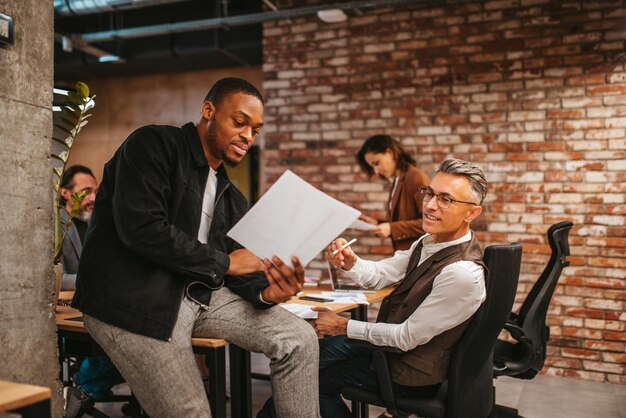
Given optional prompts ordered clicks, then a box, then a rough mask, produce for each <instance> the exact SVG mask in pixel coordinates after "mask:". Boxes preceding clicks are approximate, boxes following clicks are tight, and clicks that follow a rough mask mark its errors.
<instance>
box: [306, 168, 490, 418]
mask: <svg viewBox="0 0 626 418" xmlns="http://www.w3.org/2000/svg"><path fill="white" fill-rule="evenodd" d="M420 193H421V195H422V207H423V211H422V213H423V216H422V217H423V219H422V225H423V228H424V231H426V235H424V236H423V237H421V238H420V239H419V240H418V241H416V242H415V243H413V245H412V246H411V248H409V249H408V250H406V251H396V253H395V254H394V255H393V257H391V258H388V259H385V260H381V261H366V260H363V259H361V258H359V257H357V255H356V254H355V253H354V251H352V249H351V248H350V247H347V248H345V249H343V250H341V251H340V252H338V253H337V254H333V252H334V251H335V250H336V249H338V248H341V247H342V245H344V244H345V243H346V240H345V239H343V238H338V239H336V240H335V241H334V242H333V243H332V244H331V245H330V246H329V247H328V250H327V253H326V256H327V258H328V260H329V261H330V262H331V263H333V264H334V265H335V266H337V267H340V268H342V269H344V270H347V271H349V272H350V273H352V276H353V278H354V280H355V281H356V282H358V283H359V284H360V285H362V286H363V287H366V288H375V289H380V288H383V287H386V286H389V285H394V284H396V285H397V287H396V288H395V289H394V291H393V292H392V293H391V294H390V295H389V296H387V297H386V298H385V300H383V303H382V305H381V308H380V312H379V315H378V318H377V320H376V322H375V323H368V322H362V321H355V320H349V319H347V318H344V317H341V316H339V315H336V314H334V313H332V312H330V311H329V310H327V309H326V308H322V307H317V308H314V309H315V310H317V311H318V314H319V316H318V319H317V320H316V321H315V326H316V328H317V331H318V333H320V334H323V335H329V336H332V337H329V338H324V339H322V340H321V341H320V409H321V414H322V417H324V418H331V417H332V418H341V417H346V418H348V417H350V416H351V415H350V412H349V410H348V408H347V406H346V404H345V403H344V402H343V401H342V399H341V396H340V391H341V388H343V387H346V386H357V385H358V386H361V387H363V388H364V389H369V390H377V387H378V383H377V379H376V373H375V371H374V370H372V369H371V368H370V365H371V361H372V354H371V351H370V350H369V349H368V348H364V347H356V346H352V345H350V344H349V343H348V342H347V341H346V338H347V337H349V338H354V339H359V340H365V341H369V342H370V343H373V344H376V345H382V346H392V347H397V348H399V349H401V350H402V352H401V353H398V354H393V355H392V356H390V357H389V359H390V366H391V371H392V378H393V381H394V391H395V392H396V393H397V395H404V396H407V395H408V396H413V397H432V396H434V395H435V394H436V393H437V391H438V390H439V386H440V385H441V383H442V382H443V381H444V380H446V375H447V372H448V364H449V362H450V354H451V353H452V350H453V349H454V347H455V345H456V343H457V342H458V340H459V339H460V338H461V335H462V334H463V331H464V330H465V328H467V326H468V325H469V322H470V319H471V317H472V316H473V314H474V313H475V312H476V311H477V310H478V308H479V306H480V305H481V304H482V302H483V301H484V300H485V297H486V293H485V273H486V272H485V266H484V264H483V253H482V250H481V249H480V246H479V244H478V240H477V239H476V235H475V234H474V232H473V231H472V230H471V229H470V224H471V222H472V221H473V220H474V219H476V218H477V217H478V216H479V215H480V213H481V212H482V207H481V204H482V202H483V200H484V199H485V195H486V194H487V181H486V180H485V175H484V174H483V172H482V170H481V169H480V168H479V167H478V166H476V165H475V164H472V163H470V162H468V161H463V160H458V159H449V160H446V161H444V162H443V163H442V164H441V166H440V168H439V169H438V170H437V173H436V174H435V176H434V178H433V179H432V182H431V183H430V186H429V187H423V188H421V189H420Z"/></svg>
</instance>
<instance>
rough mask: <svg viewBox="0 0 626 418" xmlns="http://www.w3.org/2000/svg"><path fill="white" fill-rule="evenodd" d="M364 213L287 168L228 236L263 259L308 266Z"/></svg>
mask: <svg viewBox="0 0 626 418" xmlns="http://www.w3.org/2000/svg"><path fill="white" fill-rule="evenodd" d="M359 214H360V212H359V211H358V210H356V209H354V208H351V207H349V206H347V205H345V204H343V203H341V202H339V201H338V200H336V199H333V198H332V197H330V196H328V195H327V194H325V193H323V192H321V191H320V190H318V189H316V188H315V187H313V186H311V185H310V184H308V183H307V182H305V181H304V180H302V179H301V178H300V177H298V176H297V175H295V174H294V173H292V172H291V171H289V170H287V171H286V172H285V173H283V175H282V176H280V178H279V179H278V181H276V183H274V185H273V186H272V187H271V188H270V189H269V190H268V191H267V192H266V193H265V194H264V195H263V196H262V197H261V199H259V201H258V202H257V203H256V204H255V205H254V206H253V207H252V208H251V209H250V210H249V211H248V213H246V214H245V216H244V217H243V218H241V219H240V220H239V222H237V224H236V225H235V226H234V227H233V228H232V229H231V230H230V231H229V232H228V236H229V237H231V238H232V239H234V240H235V241H237V242H239V243H240V244H241V245H243V246H244V247H246V248H248V249H249V250H250V251H252V252H253V253H254V254H256V255H257V256H258V257H259V258H270V257H272V256H275V255H276V256H278V257H280V258H281V259H282V260H283V261H284V262H285V264H286V265H288V266H289V267H293V266H292V265H291V261H290V260H291V257H292V256H297V257H298V259H299V260H300V262H301V264H302V265H303V266H306V265H307V264H308V263H309V262H310V261H311V260H312V259H313V258H314V257H315V256H316V255H317V254H319V252H320V251H322V250H323V249H324V247H325V246H326V245H328V243H329V242H330V241H332V240H333V239H334V238H335V237H336V236H337V235H339V234H340V233H341V232H342V231H343V230H345V229H346V228H347V227H348V226H349V225H350V224H351V223H352V222H353V221H354V220H355V219H356V218H358V216H359Z"/></svg>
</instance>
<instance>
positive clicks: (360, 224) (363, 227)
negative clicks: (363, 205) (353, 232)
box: [348, 219, 378, 231]
mask: <svg viewBox="0 0 626 418" xmlns="http://www.w3.org/2000/svg"><path fill="white" fill-rule="evenodd" d="M348 228H352V229H358V230H359V231H371V230H372V229H376V228H378V225H374V224H368V223H367V222H365V221H362V220H360V219H357V220H356V221H354V222H352V223H351V224H350V226H349V227H348Z"/></svg>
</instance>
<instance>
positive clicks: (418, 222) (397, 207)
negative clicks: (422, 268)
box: [387, 165, 430, 251]
mask: <svg viewBox="0 0 626 418" xmlns="http://www.w3.org/2000/svg"><path fill="white" fill-rule="evenodd" d="M428 184H430V180H429V179H428V176H427V175H426V173H424V172H423V171H422V170H420V169H419V168H417V167H415V166H413V165H410V166H409V169H408V170H407V171H405V172H404V173H402V174H400V178H399V179H398V185H397V186H396V190H395V192H394V193H393V196H392V195H391V193H392V191H393V186H392V187H391V189H390V190H389V202H390V203H391V209H389V204H388V205H387V219H388V222H389V224H390V226H391V243H392V244H393V250H394V251H397V250H408V249H409V247H411V244H413V243H414V242H415V240H417V239H418V238H419V237H421V236H422V235H424V230H423V229H422V196H421V195H420V194H419V189H420V187H426V186H428Z"/></svg>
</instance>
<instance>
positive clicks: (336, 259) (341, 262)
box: [326, 238, 357, 270]
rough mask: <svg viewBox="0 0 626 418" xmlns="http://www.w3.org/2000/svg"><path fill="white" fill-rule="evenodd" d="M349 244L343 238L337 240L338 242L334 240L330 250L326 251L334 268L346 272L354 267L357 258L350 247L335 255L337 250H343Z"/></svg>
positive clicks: (329, 247)
mask: <svg viewBox="0 0 626 418" xmlns="http://www.w3.org/2000/svg"><path fill="white" fill-rule="evenodd" d="M347 242H348V241H346V240H345V239H343V238H337V239H336V240H334V241H333V242H332V243H331V244H330V245H329V246H328V249H326V258H327V259H328V261H329V262H330V263H331V264H333V265H334V266H337V267H339V268H341V269H344V270H351V269H352V267H354V264H355V263H356V258H357V257H356V254H355V253H354V251H352V248H350V247H349V246H348V247H346V248H344V249H343V250H341V251H339V252H338V253H337V254H333V252H334V251H335V250H336V249H338V248H341V247H342V246H343V245H344V244H345V243H347Z"/></svg>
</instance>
